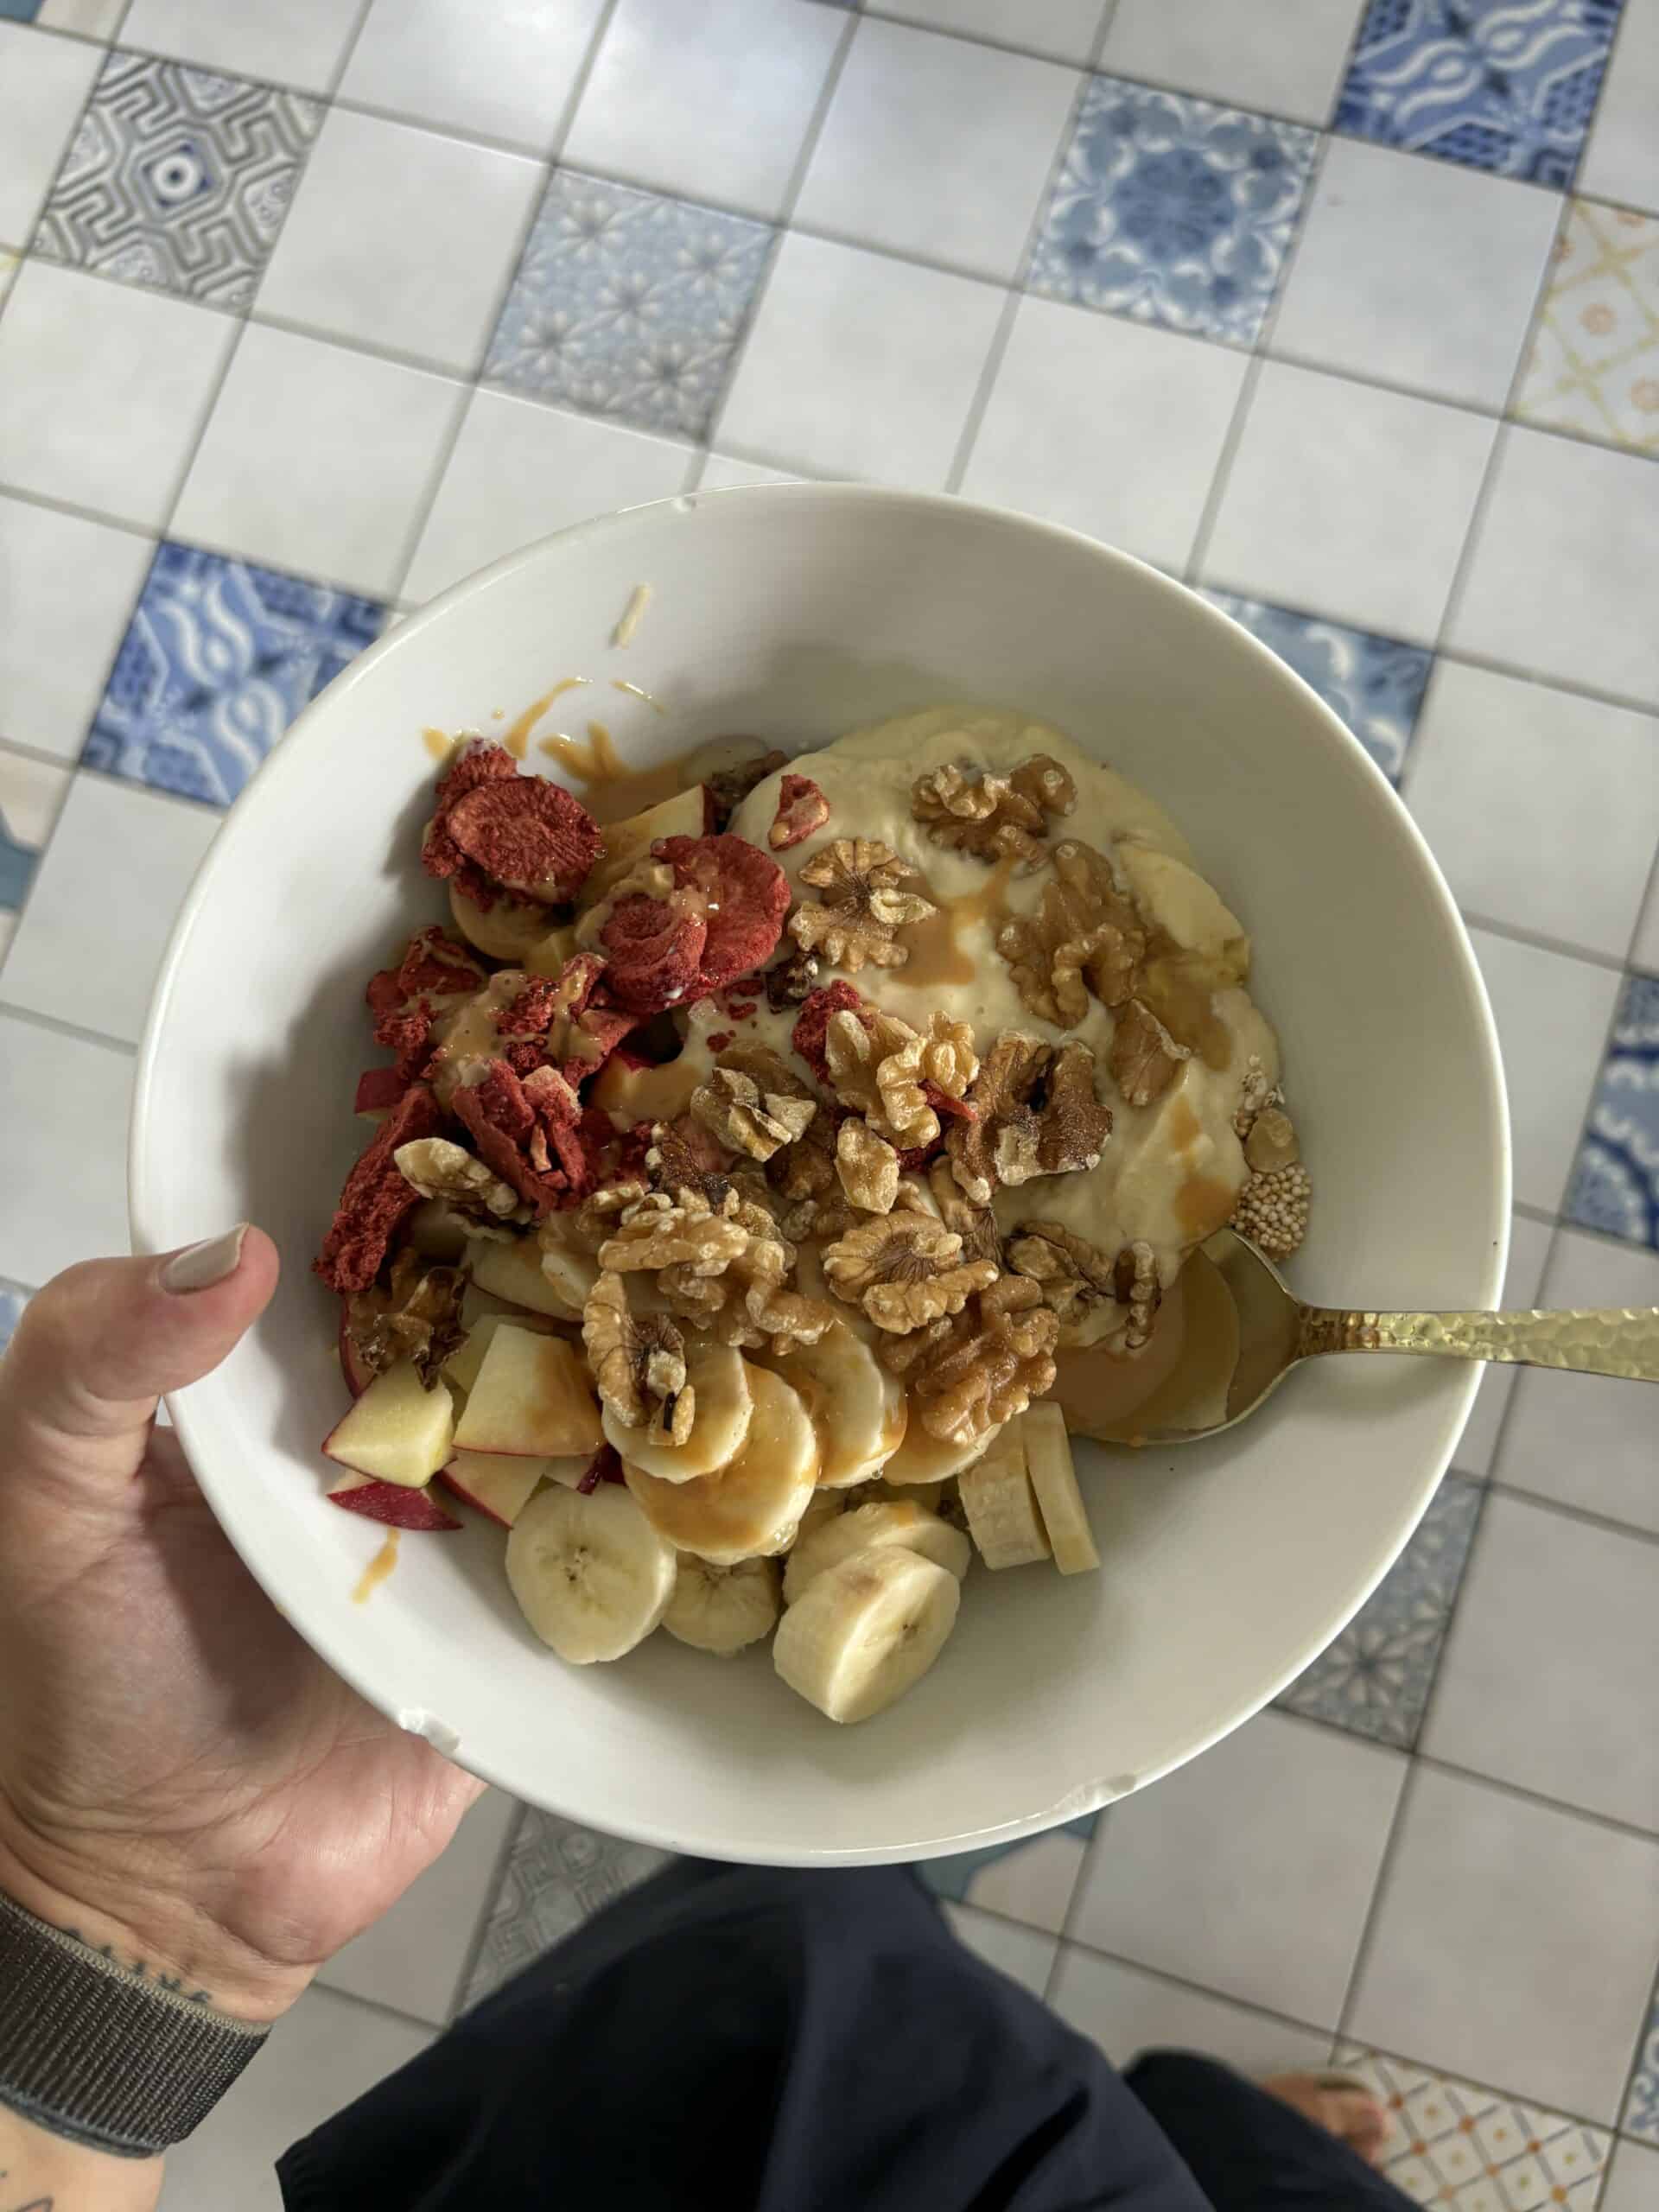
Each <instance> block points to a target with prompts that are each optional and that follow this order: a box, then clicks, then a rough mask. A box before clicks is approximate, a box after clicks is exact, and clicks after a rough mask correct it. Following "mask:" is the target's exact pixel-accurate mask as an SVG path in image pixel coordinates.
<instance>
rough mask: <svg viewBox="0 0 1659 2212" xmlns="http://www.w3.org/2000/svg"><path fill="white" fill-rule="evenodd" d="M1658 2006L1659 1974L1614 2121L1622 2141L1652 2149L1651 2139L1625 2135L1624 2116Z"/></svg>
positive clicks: (1644, 2010)
mask: <svg viewBox="0 0 1659 2212" xmlns="http://www.w3.org/2000/svg"><path fill="white" fill-rule="evenodd" d="M1656 2006H1659V1974H1656V1975H1655V1976H1654V1980H1653V1986H1652V1988H1651V1989H1649V1992H1648V1995H1647V1999H1646V2001H1645V2003H1644V2004H1643V2007H1642V2017H1641V2018H1640V2019H1639V2020H1638V2021H1637V2024H1636V2049H1635V2050H1633V2051H1632V2052H1631V2054H1630V2065H1629V2067H1628V2068H1627V2069H1626V2071H1625V2075H1624V2088H1623V2089H1621V2090H1620V2092H1619V2097H1618V2107H1617V2108H1616V2111H1617V2117H1616V2118H1615V2119H1614V2121H1613V2126H1614V2129H1615V2131H1616V2133H1617V2134H1618V2136H1619V2138H1620V2139H1622V2140H1624V2141H1625V2142H1627V2143H1641V2142H1645V2143H1647V2144H1648V2145H1649V2148H1650V2149H1651V2148H1655V2147H1659V2146H1656V2145H1654V2144H1653V2140H1652V2138H1651V2137H1644V2136H1640V2135H1626V2134H1625V2133H1624V2115H1625V2113H1627V2112H1628V2111H1629V2110H1630V2097H1631V2094H1632V2093H1633V2092H1634V2090H1635V2088H1636V2077H1637V2075H1638V2074H1640V2072H1641V2071H1642V2059H1643V2053H1644V2052H1645V2050H1647V2046H1648V2023H1649V2020H1651V2019H1652V2018H1653V2017H1654V2011H1655V2008H1656Z"/></svg>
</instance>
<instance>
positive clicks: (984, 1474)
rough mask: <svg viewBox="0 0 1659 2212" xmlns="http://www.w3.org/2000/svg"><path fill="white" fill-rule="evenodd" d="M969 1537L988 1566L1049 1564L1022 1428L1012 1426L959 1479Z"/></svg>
mask: <svg viewBox="0 0 1659 2212" xmlns="http://www.w3.org/2000/svg"><path fill="white" fill-rule="evenodd" d="M957 1492H958V1494H959V1496H960V1497H961V1499H962V1510H963V1513H964V1514H965V1515H966V1516H967V1518H968V1533H969V1535H970V1536H971V1537H972V1538H973V1540H974V1542H975V1543H976V1545H977V1547H978V1548H979V1554H980V1556H981V1558H982V1560H984V1562H985V1564H986V1566H987V1567H1027V1566H1029V1565H1030V1564H1031V1563H1032V1561H1033V1560H1039V1559H1046V1558H1047V1557H1048V1556H1049V1551H1050V1546H1049V1541H1048V1538H1047V1537H1046V1535H1045V1534H1044V1533H1043V1523H1042V1519H1041V1516H1039V1513H1038V1510H1037V1499H1036V1495H1035V1493H1034V1492H1033V1490H1032V1487H1031V1476H1030V1473H1029V1471H1027V1465H1026V1440H1025V1437H1024V1435H1023V1433H1021V1430H1020V1423H1019V1422H1018V1421H1010V1422H1009V1424H1008V1426H1007V1427H1006V1428H1005V1429H1004V1430H1003V1431H1002V1433H1001V1435H1000V1436H998V1437H997V1438H995V1440H994V1441H993V1442H992V1443H991V1444H990V1445H989V1446H988V1447H987V1449H986V1451H985V1452H984V1453H983V1454H982V1457H981V1458H980V1459H976V1461H975V1462H974V1465H972V1466H971V1467H965V1468H964V1469H963V1471H962V1474H961V1475H960V1476H959V1477H958V1478H957Z"/></svg>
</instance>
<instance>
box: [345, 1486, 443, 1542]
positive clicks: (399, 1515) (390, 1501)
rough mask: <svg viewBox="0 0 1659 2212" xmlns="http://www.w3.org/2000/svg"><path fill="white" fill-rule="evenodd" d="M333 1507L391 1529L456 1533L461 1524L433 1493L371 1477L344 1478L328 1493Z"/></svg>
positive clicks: (430, 1532) (429, 1532)
mask: <svg viewBox="0 0 1659 2212" xmlns="http://www.w3.org/2000/svg"><path fill="white" fill-rule="evenodd" d="M328 1503H330V1505H343V1506H344V1507H345V1509H346V1511H347V1512H348V1513H360V1514H362V1515H363V1516H364V1517H365V1519H366V1520H370V1521H379V1522H385V1525H386V1526H387V1527H388V1528H391V1529H422V1530H423V1531H425V1532H427V1533H428V1534H437V1533H442V1532H444V1531H449V1532H453V1531H454V1530H455V1529H459V1528H460V1526H461V1523H460V1522H459V1521H457V1520H456V1518H455V1516H454V1514H453V1513H446V1512H445V1511H444V1510H443V1508H442V1506H441V1505H440V1504H439V1503H438V1502H437V1500H436V1498H435V1497H433V1495H432V1493H431V1492H430V1491H425V1490H409V1489H407V1488H406V1487H405V1486H404V1484H402V1483H384V1482H377V1481H376V1480H375V1479H374V1478H373V1477H372V1475H358V1474H349V1475H342V1476H341V1477H340V1480H339V1481H338V1482H337V1483H334V1484H331V1485H330V1487H329V1491H328Z"/></svg>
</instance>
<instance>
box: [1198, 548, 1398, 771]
mask: <svg viewBox="0 0 1659 2212" xmlns="http://www.w3.org/2000/svg"><path fill="white" fill-rule="evenodd" d="M1204 596H1205V598H1206V599H1207V600H1209V601H1211V604H1212V605H1213V606H1216V607H1219V608H1220V609H1221V611H1222V613H1224V614H1230V615H1231V616H1232V618H1233V620H1234V621H1235V622H1242V623H1243V626H1244V627H1245V628H1246V629H1247V630H1248V631H1249V632H1250V633H1251V635H1252V636H1253V637H1256V638H1259V639H1261V640H1262V644H1263V645H1267V646H1268V647H1269V648H1270V649H1271V650H1272V651H1273V652H1275V653H1277V654H1278V656H1279V658H1280V659H1281V660H1282V661H1286V662H1288V664H1290V666H1291V667H1292V668H1294V670H1295V671H1296V673H1297V675H1298V676H1300V677H1301V679H1302V681H1303V683H1306V684H1307V685H1308V686H1309V687H1310V688H1311V689H1312V690H1315V691H1317V692H1318V693H1319V696H1320V698H1321V699H1323V700H1324V702H1325V705H1326V706H1327V707H1329V708H1330V709H1332V712H1333V713H1334V714H1337V715H1340V716H1341V717H1342V719H1343V721H1344V722H1346V723H1347V725H1348V727H1349V728H1350V729H1351V730H1352V732H1353V734H1354V735H1355V736H1356V737H1357V739H1358V740H1359V741H1360V743H1361V744H1362V745H1363V747H1364V748H1365V750H1366V751H1367V752H1368V753H1370V756H1371V758H1372V760H1375V761H1376V765H1377V766H1378V767H1379V768H1380V769H1381V770H1382V771H1383V774H1384V775H1385V776H1386V777H1387V778H1388V779H1389V782H1390V783H1391V784H1395V785H1397V784H1398V783H1399V781H1400V777H1401V772H1402V770H1403V768H1404V767H1405V765H1406V754H1407V753H1408V752H1409V750H1410V748H1411V741H1412V738H1413V735H1414V733H1415V731H1416V728H1417V716H1418V715H1419V714H1420V712H1421V709H1422V704H1423V692H1424V690H1425V689H1426V687H1427V683H1428V671H1429V670H1430V668H1431V667H1432V666H1433V660H1434V656H1433V653H1432V652H1428V651H1427V649H1426V648H1425V647H1423V646H1421V645H1402V643H1401V641H1400V639H1397V638H1379V637H1377V636H1376V635H1375V634H1374V632H1371V631H1370V630H1354V629H1351V628H1350V627H1349V626H1348V625H1347V624H1346V623H1344V622H1326V621H1325V620H1322V619H1321V618H1320V617H1319V615H1317V614H1297V613H1293V612H1292V610H1291V609H1290V608H1289V607H1271V606H1268V604H1267V603H1266V602H1265V601H1262V600H1259V599H1240V598H1239V597H1237V595H1236V594H1235V593H1232V592H1230V591H1206V592H1205V594H1204Z"/></svg>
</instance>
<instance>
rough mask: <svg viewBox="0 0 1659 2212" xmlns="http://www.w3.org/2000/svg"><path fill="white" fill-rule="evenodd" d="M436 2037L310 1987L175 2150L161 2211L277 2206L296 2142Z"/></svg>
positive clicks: (234, 2211) (228, 2211) (262, 2210)
mask: <svg viewBox="0 0 1659 2212" xmlns="http://www.w3.org/2000/svg"><path fill="white" fill-rule="evenodd" d="M431 2040H432V2038H431V2037H430V2036H429V2034H428V2033H427V2032H426V2031H425V2030H424V2029H423V2028H420V2027H417V2026H416V2024H415V2023H414V2022H413V2021H412V2020H394V2019H391V2018H388V2017H387V2015H386V2014H385V2013H384V2012H373V2011H372V2010H370V2009H368V2008H367V2007H365V2006H364V2005H356V2004H353V2001H352V1999H350V1998H349V1997H336V1996H334V1995H332V1994H331V1993H329V1992H328V1991H327V1990H326V1989H308V1990H307V1992H306V1993H305V1995H304V1996H303V1997H302V1998H301V1999H300V2001H299V2003H298V2004H297V2005H295V2007H294V2008H293V2010H292V2011H291V2012H288V2013H286V2014H284V2016H283V2018H282V2019H280V2020H279V2021H278V2022H277V2025H276V2027H275V2028H274V2029H273V2030H272V2031H271V2035H270V2042H269V2043H268V2044H266V2045H265V2047H264V2050H262V2051H261V2052H260V2054H259V2056H257V2058H256V2059H255V2060H254V2062H253V2063H252V2064H251V2066H250V2067H249V2069H248V2070H247V2072H246V2073H245V2075H243V2076H242V2078H241V2080H240V2081H239V2082H238V2083H237V2085H236V2087H235V2088H233V2089H232V2091H231V2093H230V2094H229V2096H227V2097H226V2100H225V2101H224V2103H223V2104H221V2105H219V2106H217V2107H215V2108H214V2110H213V2112H212V2113H209V2115H208V2117H207V2120H204V2121H203V2123H202V2125H201V2126H200V2127H199V2128H198V2129H197V2130H196V2132H195V2133H194V2135H193V2136H191V2138H190V2139H189V2140H188V2142H186V2143H181V2144H180V2145H179V2146H178V2147H177V2149H176V2150H173V2151H169V2152H168V2154H167V2180H166V2183H165V2185H164V2186H163V2188H162V2212H279V2209H280V2207H281V2204H282V2201H283V2199H282V2192H281V2191H280V2190H278V2188H277V2177H276V2174H275V2172H274V2171H272V2169H273V2168H274V2166H275V2164H276V2162H277V2159H278V2158H280V2157H281V2156H282V2154H283V2152H284V2151H286V2150H287V2149H288V2147H289V2145H290V2144H292V2143H296V2142H298V2141H299V2140H300V2139H301V2138H302V2136H305V2135H308V2134H309V2133H310V2132H311V2130H312V2129H313V2128H314V2127H319V2126H321V2124H322V2122H323V2121H324V2120H330V2119H332V2118H333V2116H334V2113H337V2112H340V2111H341V2110H342V2109H343V2108H344V2107H346V2105H348V2104H350V2103H351V2102H352V2101H353V2099H354V2098H357V2097H360V2096H361V2095H362V2094H363V2093H364V2092H365V2090H366V2089H372V2088H373V2087H374V2085H375V2083H376V2082H381V2081H384V2080H385V2077H386V2075H388V2074H395V2073H396V2072H397V2069H398V2068H399V2067H400V2066H404V2065H406V2064H407V2063H408V2062H409V2061H410V2059H411V2058H415V2057H417V2056H419V2054H420V2053H421V2052H422V2051H423V2050H425V2048H426V2046H427V2044H429V2043H430V2042H431Z"/></svg>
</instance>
